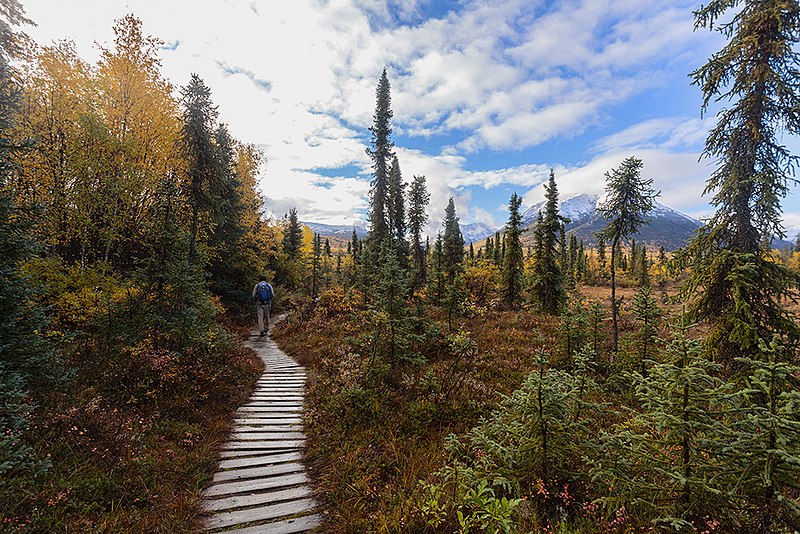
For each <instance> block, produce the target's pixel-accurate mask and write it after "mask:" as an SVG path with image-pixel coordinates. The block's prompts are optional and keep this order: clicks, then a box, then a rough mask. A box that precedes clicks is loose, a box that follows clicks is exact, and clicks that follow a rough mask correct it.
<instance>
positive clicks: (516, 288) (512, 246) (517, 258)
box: [470, 193, 524, 307]
mask: <svg viewBox="0 0 800 534" xmlns="http://www.w3.org/2000/svg"><path fill="white" fill-rule="evenodd" d="M521 205H522V198H521V197H520V196H519V195H517V194H516V193H514V194H512V195H511V200H509V202H508V222H507V223H506V229H505V236H506V239H505V243H506V247H505V248H506V251H505V252H506V253H505V257H504V258H503V275H502V276H503V286H502V292H503V299H504V300H505V302H506V304H507V305H508V306H511V307H516V306H518V305H519V303H520V301H521V300H522V285H523V271H524V260H523V257H522V242H521V241H520V234H521V233H522V229H521V226H522V215H521V214H520V206H521ZM471 250H472V244H470V251H471Z"/></svg>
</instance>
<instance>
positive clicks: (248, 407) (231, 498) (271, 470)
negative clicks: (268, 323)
mask: <svg viewBox="0 0 800 534" xmlns="http://www.w3.org/2000/svg"><path fill="white" fill-rule="evenodd" d="M246 345H247V346H248V347H250V348H252V349H253V350H255V351H256V352H257V353H258V355H259V356H260V357H261V359H262V360H264V365H265V369H264V374H263V375H262V376H261V378H260V379H259V381H258V385H257V386H256V390H255V391H254V392H253V394H252V396H251V397H250V400H249V402H247V403H246V404H244V405H243V406H241V407H240V408H239V410H238V412H237V413H236V419H235V421H234V427H233V432H232V433H231V436H230V439H229V441H228V443H227V444H226V445H225V447H224V448H223V450H222V452H221V453H220V456H221V459H220V463H219V470H218V471H217V473H216V474H215V475H214V480H213V482H212V484H211V486H209V487H208V489H206V491H205V492H203V509H204V511H205V512H206V513H207V514H208V517H207V519H206V521H205V525H204V530H205V531H206V532H219V533H223V532H235V533H236V534H256V533H258V534H292V533H295V532H308V531H310V530H313V529H315V528H316V527H318V526H319V525H320V524H321V523H322V517H321V516H320V514H319V513H318V510H317V503H316V502H315V501H314V498H313V494H312V491H311V487H310V486H309V478H308V475H307V473H306V471H305V468H304V467H303V464H302V463H301V460H302V457H303V446H304V443H305V436H304V435H303V422H302V419H301V415H302V411H303V392H304V385H305V379H306V375H305V370H304V369H303V367H302V366H300V365H299V364H297V362H295V361H294V360H292V359H291V358H290V357H289V356H287V355H286V354H285V353H284V352H283V351H281V350H280V349H279V348H278V346H277V345H276V344H275V342H274V341H272V339H270V338H269V336H264V337H259V336H258V334H256V335H254V336H251V338H250V339H249V340H248V342H247V343H246Z"/></svg>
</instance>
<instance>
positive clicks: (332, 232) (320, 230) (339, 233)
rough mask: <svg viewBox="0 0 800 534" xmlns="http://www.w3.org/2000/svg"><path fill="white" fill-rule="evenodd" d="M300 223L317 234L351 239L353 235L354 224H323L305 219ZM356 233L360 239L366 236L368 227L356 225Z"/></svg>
mask: <svg viewBox="0 0 800 534" xmlns="http://www.w3.org/2000/svg"><path fill="white" fill-rule="evenodd" d="M300 224H304V225H306V226H308V227H309V229H311V231H312V232H314V233H315V234H319V235H321V236H322V237H338V238H341V239H350V238H351V237H352V236H353V226H347V225H335V224H322V223H315V222H307V221H303V222H301V223H300ZM355 229H356V235H357V236H358V238H359V239H361V238H363V237H366V235H367V229H366V228H363V227H361V226H356V227H355Z"/></svg>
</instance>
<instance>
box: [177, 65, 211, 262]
mask: <svg viewBox="0 0 800 534" xmlns="http://www.w3.org/2000/svg"><path fill="white" fill-rule="evenodd" d="M181 103H182V105H183V128H182V131H181V135H182V142H183V151H184V154H185V156H186V159H187V162H188V168H187V173H188V177H187V180H186V186H185V187H186V190H187V191H186V194H187V196H188V199H189V208H190V210H191V215H190V221H189V225H190V228H189V265H190V266H193V265H194V263H195V261H196V258H197V240H198V233H199V231H200V218H201V216H202V215H203V214H204V213H208V212H209V211H210V210H211V206H212V203H211V200H210V189H211V184H212V183H213V182H214V177H215V174H217V173H218V169H219V166H218V164H217V162H218V158H217V152H216V150H215V146H214V142H213V136H214V129H215V124H216V120H217V116H218V112H217V107H216V106H215V105H214V104H213V102H212V101H211V89H209V87H208V86H207V85H206V84H205V83H204V82H203V80H202V79H201V78H200V77H199V76H198V75H197V74H192V77H191V80H190V81H189V84H188V85H187V86H186V87H184V88H182V89H181Z"/></svg>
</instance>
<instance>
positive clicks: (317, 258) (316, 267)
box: [310, 233, 322, 299]
mask: <svg viewBox="0 0 800 534" xmlns="http://www.w3.org/2000/svg"><path fill="white" fill-rule="evenodd" d="M310 260H311V298H312V299H316V298H317V295H318V293H319V286H320V278H321V276H322V238H321V237H320V235H319V234H316V233H315V234H314V239H313V241H312V246H311V258H310Z"/></svg>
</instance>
